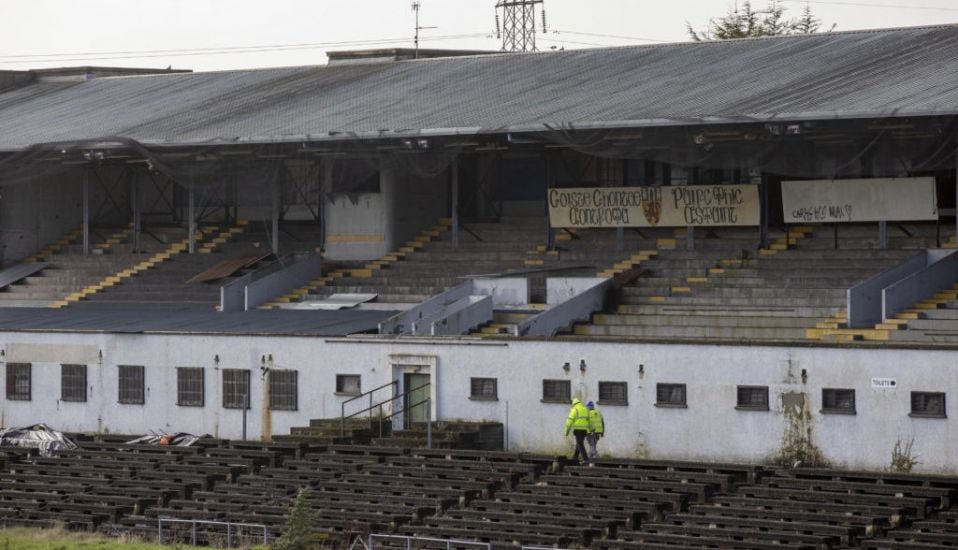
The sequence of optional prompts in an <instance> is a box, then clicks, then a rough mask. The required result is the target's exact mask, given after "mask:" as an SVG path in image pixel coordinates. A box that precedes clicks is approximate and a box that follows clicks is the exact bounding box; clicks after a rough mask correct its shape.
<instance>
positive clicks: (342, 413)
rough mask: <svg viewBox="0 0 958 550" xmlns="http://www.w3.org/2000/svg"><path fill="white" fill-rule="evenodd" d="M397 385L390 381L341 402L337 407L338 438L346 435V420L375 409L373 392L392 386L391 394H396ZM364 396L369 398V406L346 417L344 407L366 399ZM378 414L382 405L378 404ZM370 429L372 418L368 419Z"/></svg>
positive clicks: (396, 382) (395, 382) (394, 381)
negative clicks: (338, 417)
mask: <svg viewBox="0 0 958 550" xmlns="http://www.w3.org/2000/svg"><path fill="white" fill-rule="evenodd" d="M398 385H399V382H398V381H397V380H392V381H390V382H389V383H387V384H383V385H382V386H378V387H375V388H373V389H371V390H369V391H366V392H363V393H361V394H359V395H357V396H355V397H350V398H349V399H347V400H345V401H343V402H342V403H341V404H340V407H339V413H340V420H339V435H340V437H345V435H346V419H348V418H352V417H354V416H357V415H359V414H362V413H364V412H366V411H372V410H373V409H374V408H375V407H376V406H375V405H373V393H375V392H377V391H379V390H381V389H383V388H387V387H389V386H393V393H396V386H398ZM366 396H369V406H368V407H366V408H365V409H363V410H361V411H358V412H354V413H353V414H351V415H349V416H346V405H347V404H348V403H352V402H353V401H356V400H357V399H361V398H363V397H366ZM379 413H380V415H382V404H380V408H379ZM372 428H373V418H372V416H370V417H369V429H372Z"/></svg>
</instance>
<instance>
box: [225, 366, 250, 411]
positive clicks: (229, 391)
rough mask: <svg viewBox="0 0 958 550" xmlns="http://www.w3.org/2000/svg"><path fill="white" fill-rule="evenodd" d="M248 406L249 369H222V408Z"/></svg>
mask: <svg viewBox="0 0 958 550" xmlns="http://www.w3.org/2000/svg"><path fill="white" fill-rule="evenodd" d="M244 407H245V408H247V409H248V408H249V371H248V370H246V369H223V408H224V409H242V408H244Z"/></svg>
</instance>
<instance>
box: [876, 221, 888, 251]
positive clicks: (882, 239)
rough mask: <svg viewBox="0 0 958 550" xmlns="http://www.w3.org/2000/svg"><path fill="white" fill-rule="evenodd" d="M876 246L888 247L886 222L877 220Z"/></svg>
mask: <svg viewBox="0 0 958 550" xmlns="http://www.w3.org/2000/svg"><path fill="white" fill-rule="evenodd" d="M878 247H879V248H881V249H882V250H885V249H886V248H888V222H885V221H881V222H878Z"/></svg>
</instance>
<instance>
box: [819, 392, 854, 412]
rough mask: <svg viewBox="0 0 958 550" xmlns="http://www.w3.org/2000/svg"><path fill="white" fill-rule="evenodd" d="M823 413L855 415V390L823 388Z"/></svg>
mask: <svg viewBox="0 0 958 550" xmlns="http://www.w3.org/2000/svg"><path fill="white" fill-rule="evenodd" d="M822 412H823V413H825V414H855V390H847V389H836V388H823V389H822Z"/></svg>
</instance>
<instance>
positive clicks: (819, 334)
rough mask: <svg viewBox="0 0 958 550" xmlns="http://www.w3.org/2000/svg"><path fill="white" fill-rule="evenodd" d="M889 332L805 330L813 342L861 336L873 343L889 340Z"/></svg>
mask: <svg viewBox="0 0 958 550" xmlns="http://www.w3.org/2000/svg"><path fill="white" fill-rule="evenodd" d="M888 333H889V331H887V330H880V329H867V328H865V329H858V328H844V329H843V328H839V329H830V328H825V329H821V328H809V329H805V336H806V338H809V339H813V340H821V339H822V338H824V337H826V336H845V335H851V336H861V337H862V338H863V339H865V340H872V341H884V340H888Z"/></svg>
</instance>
